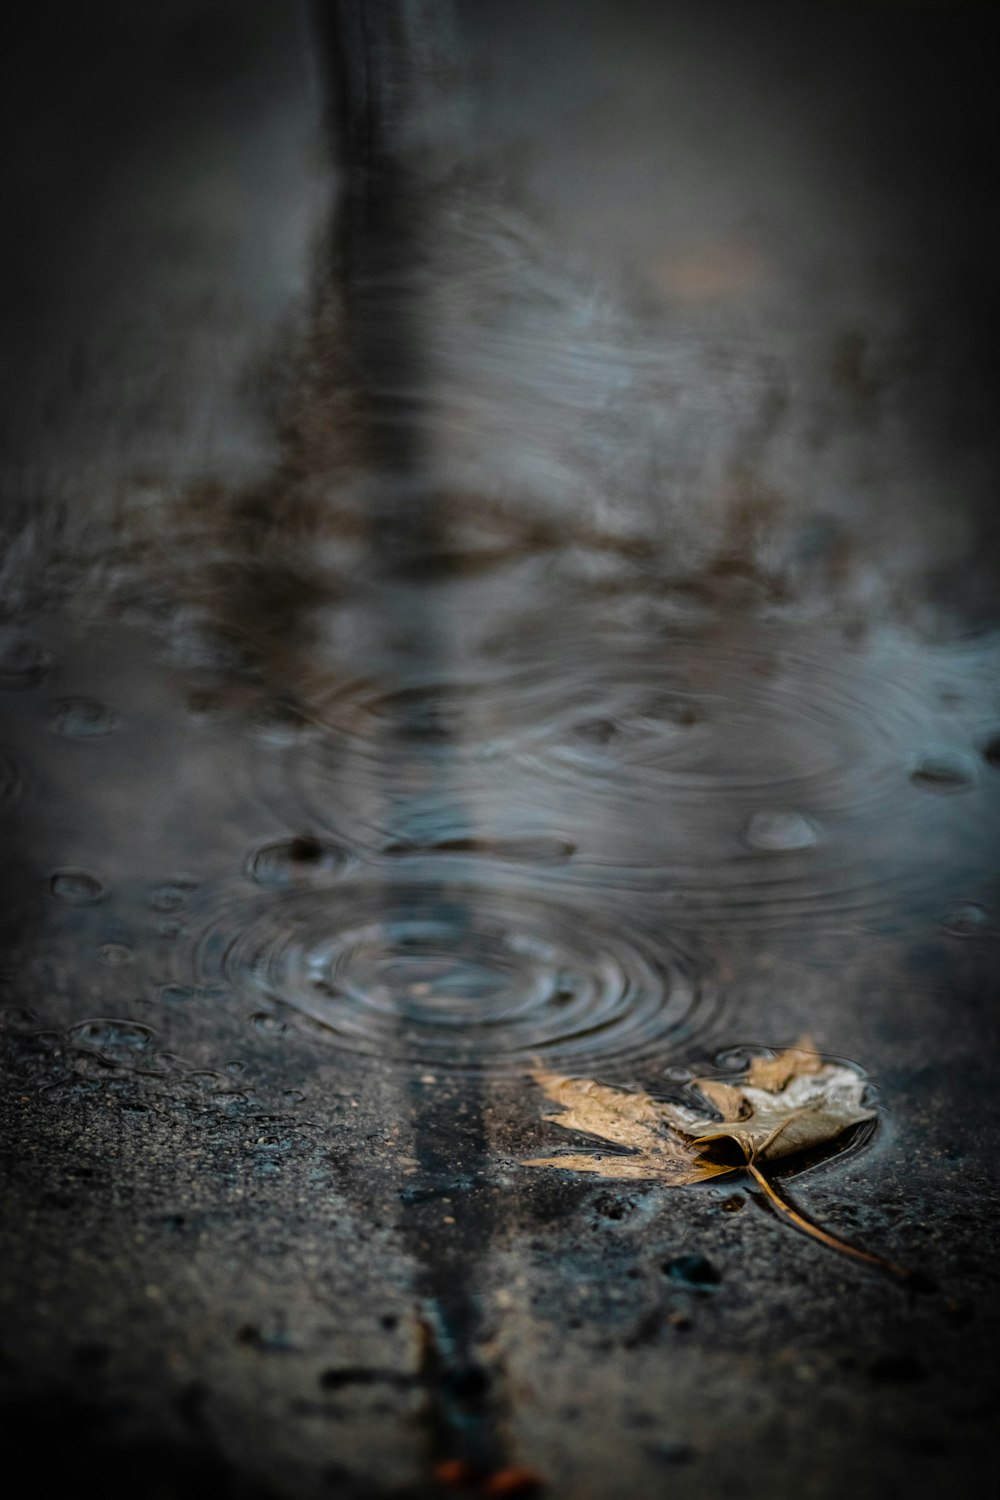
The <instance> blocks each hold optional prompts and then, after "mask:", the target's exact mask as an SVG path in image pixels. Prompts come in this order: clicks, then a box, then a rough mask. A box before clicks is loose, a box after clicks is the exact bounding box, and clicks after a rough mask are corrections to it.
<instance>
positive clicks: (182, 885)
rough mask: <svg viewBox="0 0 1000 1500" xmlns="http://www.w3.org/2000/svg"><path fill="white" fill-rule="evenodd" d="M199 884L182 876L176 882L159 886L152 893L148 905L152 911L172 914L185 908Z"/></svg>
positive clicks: (172, 881) (168, 882) (166, 882)
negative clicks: (180, 908) (171, 912)
mask: <svg viewBox="0 0 1000 1500" xmlns="http://www.w3.org/2000/svg"><path fill="white" fill-rule="evenodd" d="M197 888H198V882H197V881H196V880H192V879H190V877H189V876H186V875H181V876H178V877H177V878H176V879H175V880H168V881H165V882H164V883H163V885H158V886H157V887H156V888H155V889H154V890H153V891H151V892H150V895H149V899H148V903H147V904H148V905H149V907H150V909H151V910H152V911H162V912H170V911H177V910H178V908H179V907H181V906H183V905H184V903H185V902H186V901H187V899H188V897H189V896H190V894H191V892H192V891H194V890H197Z"/></svg>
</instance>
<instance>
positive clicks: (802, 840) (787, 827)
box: [743, 811, 819, 854]
mask: <svg viewBox="0 0 1000 1500" xmlns="http://www.w3.org/2000/svg"><path fill="white" fill-rule="evenodd" d="M743 837H744V840H745V841H746V843H748V844H749V845H750V848H751V849H761V850H763V851H765V852H770V853H775V854H778V853H786V852H791V851H793V850H795V849H809V848H810V847H811V846H812V845H813V844H815V843H816V841H817V839H818V838H819V832H818V830H817V828H816V825H815V823H812V822H811V821H810V820H809V819H808V818H807V817H804V816H803V814H802V813H797V812H763V811H761V812H755V813H753V814H752V815H751V817H750V821H749V822H748V823H747V826H746V829H745V830H744V833H743Z"/></svg>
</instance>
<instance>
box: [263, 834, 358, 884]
mask: <svg viewBox="0 0 1000 1500" xmlns="http://www.w3.org/2000/svg"><path fill="white" fill-rule="evenodd" d="M347 862H348V857H347V855H346V854H345V852H344V851H343V850H342V849H339V848H337V847H336V845H334V844H328V843H324V842H322V841H321V840H320V839H318V838H316V837H314V835H312V834H308V833H307V834H299V835H298V837H296V838H292V839H281V840H280V841H278V842H276V843H273V844H264V845H263V846H262V847H261V848H260V849H255V850H254V851H253V853H252V854H251V855H250V858H249V859H248V860H247V866H246V870H247V874H248V875H249V876H250V879H251V880H253V881H255V882H256V884H257V885H266V886H277V887H281V886H289V885H298V884H304V883H308V882H309V881H313V880H317V879H320V878H321V877H323V876H325V875H332V874H338V873H339V872H340V871H341V870H342V869H343V868H344V866H345V865H346V864H347Z"/></svg>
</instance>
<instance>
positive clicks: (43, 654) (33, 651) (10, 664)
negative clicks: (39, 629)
mask: <svg viewBox="0 0 1000 1500" xmlns="http://www.w3.org/2000/svg"><path fill="white" fill-rule="evenodd" d="M51 668H52V658H51V656H50V655H49V653H48V651H46V649H45V647H44V646H43V645H42V644H41V642H40V641H36V640H35V639H34V637H33V636H30V635H25V634H24V633H23V632H21V631H19V630H16V629H12V628H11V627H10V626H6V627H4V628H3V629H0V688H5V689H7V691H9V692H12V691H19V690H21V689H25V688H33V687H37V686H38V684H39V683H40V682H41V681H42V680H43V679H44V678H45V677H46V676H47V675H48V673H49V672H50V671H51Z"/></svg>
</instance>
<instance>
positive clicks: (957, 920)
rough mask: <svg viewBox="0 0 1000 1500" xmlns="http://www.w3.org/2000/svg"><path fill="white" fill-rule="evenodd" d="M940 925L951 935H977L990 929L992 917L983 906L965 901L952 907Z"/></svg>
mask: <svg viewBox="0 0 1000 1500" xmlns="http://www.w3.org/2000/svg"><path fill="white" fill-rule="evenodd" d="M942 926H943V928H944V930H945V932H949V933H951V935H952V937H978V936H980V935H982V934H984V933H988V932H990V931H991V930H992V928H993V919H992V917H991V916H990V913H989V912H988V911H987V910H986V907H985V906H980V905H979V904H978V903H977V902H975V901H966V902H963V903H961V904H960V905H959V906H953V907H952V909H951V911H949V912H948V914H947V916H946V917H945V919H944V922H943V923H942Z"/></svg>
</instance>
